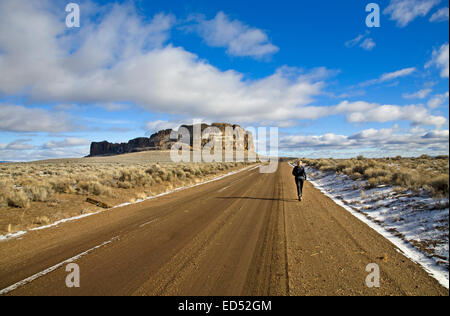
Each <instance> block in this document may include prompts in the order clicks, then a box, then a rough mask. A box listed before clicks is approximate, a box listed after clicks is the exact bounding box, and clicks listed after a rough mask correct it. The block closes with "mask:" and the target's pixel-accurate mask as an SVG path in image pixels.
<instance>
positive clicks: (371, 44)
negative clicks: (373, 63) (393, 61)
mask: <svg viewBox="0 0 450 316" xmlns="http://www.w3.org/2000/svg"><path fill="white" fill-rule="evenodd" d="M360 46H361V47H362V48H364V49H365V50H372V49H374V48H375V46H376V44H375V42H374V41H373V39H371V38H366V39H365V40H364V41H363V42H362V43H361V45H360Z"/></svg>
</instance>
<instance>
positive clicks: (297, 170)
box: [292, 166, 306, 180]
mask: <svg viewBox="0 0 450 316" xmlns="http://www.w3.org/2000/svg"><path fill="white" fill-rule="evenodd" d="M292 175H293V176H294V177H295V178H296V179H301V180H306V171H305V168H303V166H302V167H299V166H295V167H294V170H292Z"/></svg>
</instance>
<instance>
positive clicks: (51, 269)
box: [0, 237, 119, 295]
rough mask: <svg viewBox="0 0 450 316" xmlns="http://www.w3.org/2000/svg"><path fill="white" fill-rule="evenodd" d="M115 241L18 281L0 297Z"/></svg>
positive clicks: (107, 242)
mask: <svg viewBox="0 0 450 316" xmlns="http://www.w3.org/2000/svg"><path fill="white" fill-rule="evenodd" d="M117 239H119V237H114V238H112V239H110V240H108V241H105V242H104V243H102V244H100V245H98V246H95V247H93V248H91V249H89V250H86V251H84V252H82V253H80V254H78V255H76V256H73V257H72V258H69V259H67V260H64V261H63V262H60V263H58V264H55V265H54V266H52V267H50V268H48V269H45V270H44V271H42V272H39V273H36V274H33V275H32V276H30V277H28V278H26V279H24V280H22V281H19V282H17V283H14V284H13V285H10V286H8V287H7V288H5V289H3V290H0V295H5V294H6V293H9V292H11V291H14V290H15V289H17V288H19V287H22V286H24V285H26V284H28V283H31V282H33V281H34V280H36V279H38V278H40V277H42V276H44V275H46V274H49V273H50V272H53V271H55V270H56V269H58V268H60V267H62V266H63V265H65V264H66V263H71V262H74V261H76V260H78V259H80V258H81V257H83V256H85V255H87V254H88V253H90V252H92V251H94V250H96V249H98V248H101V247H103V246H106V245H107V244H110V243H112V242H114V241H115V240H117Z"/></svg>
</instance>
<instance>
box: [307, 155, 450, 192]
mask: <svg viewBox="0 0 450 316" xmlns="http://www.w3.org/2000/svg"><path fill="white" fill-rule="evenodd" d="M302 161H303V162H304V163H306V164H307V165H309V166H311V167H313V168H315V169H318V170H321V171H332V172H337V173H340V174H345V175H347V176H349V177H350V178H352V179H353V180H367V187H368V188H370V187H376V186H379V185H392V186H395V187H402V188H406V189H411V190H414V191H418V190H421V189H423V190H426V191H428V192H430V193H431V194H432V195H433V196H448V195H449V176H448V172H449V158H448V156H439V157H430V156H427V155H423V156H421V157H417V158H402V157H394V158H379V159H368V158H364V157H362V156H359V157H357V158H353V159H306V158H305V159H302Z"/></svg>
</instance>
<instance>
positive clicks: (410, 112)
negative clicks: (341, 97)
mask: <svg viewBox="0 0 450 316" xmlns="http://www.w3.org/2000/svg"><path fill="white" fill-rule="evenodd" d="M335 111H336V113H347V120H348V121H349V122H351V123H364V122H379V123H385V122H393V121H409V122H411V123H412V124H413V125H425V126H428V125H434V126H437V127H441V126H442V125H444V124H446V123H447V119H446V118H445V117H443V116H435V115H432V114H431V113H430V112H429V111H428V110H427V109H426V108H425V107H423V106H421V105H408V106H398V105H380V104H377V103H368V102H362V101H359V102H353V103H350V102H348V101H344V102H342V103H340V104H339V105H338V106H337V107H336V108H335Z"/></svg>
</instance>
